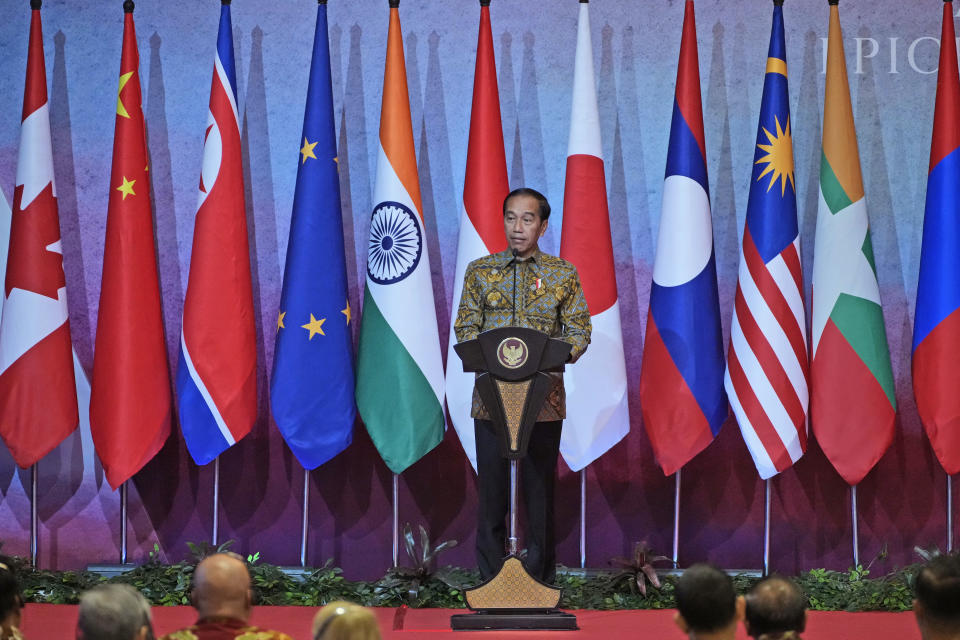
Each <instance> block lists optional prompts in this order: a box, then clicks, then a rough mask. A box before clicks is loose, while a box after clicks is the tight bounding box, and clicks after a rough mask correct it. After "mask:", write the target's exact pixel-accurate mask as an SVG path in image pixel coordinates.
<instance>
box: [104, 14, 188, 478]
mask: <svg viewBox="0 0 960 640" xmlns="http://www.w3.org/2000/svg"><path fill="white" fill-rule="evenodd" d="M130 5H132V3H130V4H129V5H127V7H129V9H130V11H129V12H126V13H125V15H124V24H123V52H122V54H121V58H120V88H119V90H118V98H117V114H116V124H115V128H114V138H113V170H112V172H111V176H110V200H109V205H108V209H107V236H106V241H105V243H104V252H103V281H102V284H101V287H100V311H99V317H98V321H97V340H96V350H95V352H94V358H93V382H92V390H91V397H90V430H91V432H92V434H93V443H94V446H95V447H96V450H97V455H99V457H100V462H101V463H102V464H103V468H104V471H105V472H106V476H107V481H108V482H109V483H110V486H111V487H113V488H114V489H116V488H117V487H119V486H120V485H121V484H123V483H124V481H126V480H127V479H129V478H130V477H131V476H132V475H133V474H135V473H136V472H137V471H139V470H140V468H141V467H143V465H144V464H146V463H147V462H148V461H149V460H150V458H152V457H153V456H154V455H156V453H157V451H159V450H160V447H162V446H163V443H164V441H165V440H166V439H167V436H168V435H170V413H171V407H172V403H171V394H170V373H169V368H168V365H167V349H166V344H165V342H164V334H163V316H162V313H161V308H160V284H159V279H158V276H157V258H156V250H155V248H154V241H153V217H152V214H151V209H150V178H149V170H148V167H147V147H146V141H145V140H146V139H145V127H144V121H143V110H142V108H141V96H140V73H139V66H140V62H139V54H138V52H137V37H136V31H135V30H134V25H133V7H132V6H130Z"/></svg>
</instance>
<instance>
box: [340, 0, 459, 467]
mask: <svg viewBox="0 0 960 640" xmlns="http://www.w3.org/2000/svg"><path fill="white" fill-rule="evenodd" d="M397 4H398V3H397ZM405 69H406V67H405V65H404V59H403V38H402V36H401V32H400V15H399V10H398V9H397V8H396V6H395V3H391V8H390V30H389V34H388V36H387V62H386V70H385V72H384V79H383V103H382V106H381V112H380V147H379V149H378V154H377V178H376V184H375V186H374V191H373V201H374V202H376V203H377V204H376V205H375V206H374V208H373V215H372V218H371V220H370V242H369V244H368V245H367V246H368V254H367V285H366V291H365V293H364V297H363V317H362V318H361V321H360V346H359V352H358V354H357V392H356V393H357V409H358V410H359V412H360V416H361V417H362V418H363V422H364V424H366V425H367V431H368V432H369V433H370V437H371V439H372V440H373V443H374V444H375V445H376V447H377V450H379V451H380V455H381V456H383V460H384V462H386V463H387V466H388V467H390V470H391V471H393V472H394V473H401V472H402V471H403V470H404V469H406V468H407V467H409V466H410V465H411V464H413V463H414V462H416V461H417V460H419V459H420V458H421V457H422V456H423V455H424V454H426V453H427V452H428V451H430V450H431V449H433V448H434V447H435V446H437V444H439V443H440V440H441V439H442V438H443V425H444V421H443V363H442V360H441V356H440V336H439V334H438V332H437V318H436V315H435V313H434V306H433V285H432V282H431V279H430V257H429V255H428V252H427V242H426V234H425V233H424V225H423V213H422V212H423V206H422V204H421V200H420V182H419V178H418V177H417V161H416V153H415V151H414V146H413V127H412V126H411V124H410V100H409V96H408V94H407V76H406V70H405Z"/></svg>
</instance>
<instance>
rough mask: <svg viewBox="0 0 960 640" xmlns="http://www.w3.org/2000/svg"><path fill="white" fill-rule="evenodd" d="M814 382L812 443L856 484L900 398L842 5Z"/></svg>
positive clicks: (832, 69) (829, 89) (820, 224)
mask: <svg viewBox="0 0 960 640" xmlns="http://www.w3.org/2000/svg"><path fill="white" fill-rule="evenodd" d="M810 377H811V381H810V385H811V392H812V393H811V399H810V405H811V406H810V421H811V426H812V427H813V432H814V435H815V436H816V438H817V441H818V442H819V443H820V446H821V447H822V448H823V451H824V453H825V454H826V455H827V457H828V458H829V459H830V462H831V463H832V464H833V466H834V467H835V468H836V469H837V471H838V472H839V473H840V475H841V476H843V479H844V480H846V481H847V482H848V483H849V484H851V485H855V484H857V483H858V482H860V481H861V480H862V479H863V477H864V476H865V475H867V473H868V472H869V471H870V469H871V468H873V465H874V464H876V462H877V460H879V459H880V456H882V455H883V452H884V451H886V449H887V447H888V446H890V442H891V441H892V440H893V423H894V417H895V414H896V399H895V398H894V388H893V372H892V369H891V367H890V352H889V350H888V348H887V333H886V329H885V328H884V324H883V312H882V310H881V308H880V289H879V287H878V286H877V274H876V265H875V263H874V258H873V245H872V244H871V242H870V225H869V222H868V220H867V204H866V200H865V199H864V194H863V180H862V178H861V175H860V157H859V155H858V153H857V135H856V131H855V129H854V125H853V109H852V108H851V106H850V89H849V85H848V83H847V67H846V63H845V61H844V56H843V36H842V34H841V31H840V15H839V11H838V9H837V6H836V5H833V6H831V7H830V37H829V44H828V49H827V80H826V90H825V94H824V105H823V155H822V158H821V161H820V206H819V210H818V212H817V235H816V244H815V247H814V261H813V362H812V364H811V371H810Z"/></svg>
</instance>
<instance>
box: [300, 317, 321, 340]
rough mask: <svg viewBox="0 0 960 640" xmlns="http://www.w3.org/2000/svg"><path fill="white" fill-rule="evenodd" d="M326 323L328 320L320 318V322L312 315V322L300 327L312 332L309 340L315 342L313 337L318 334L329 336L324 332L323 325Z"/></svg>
mask: <svg viewBox="0 0 960 640" xmlns="http://www.w3.org/2000/svg"><path fill="white" fill-rule="evenodd" d="M326 321H327V319H326V318H320V319H319V320H317V319H316V318H314V317H313V314H312V313H311V314H310V322H308V323H307V324H302V325H300V326H301V327H303V328H304V329H306V330H307V331H309V332H310V337H309V338H308V340H313V336H315V335H317V334H318V333H319V334H320V335H322V336H325V335H327V334H325V333H324V332H323V323H324V322H326Z"/></svg>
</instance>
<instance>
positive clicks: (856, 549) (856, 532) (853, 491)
mask: <svg viewBox="0 0 960 640" xmlns="http://www.w3.org/2000/svg"><path fill="white" fill-rule="evenodd" d="M850 521H851V523H852V524H853V528H852V531H853V566H854V567H859V566H860V528H859V526H858V525H857V485H853V486H851V487H850Z"/></svg>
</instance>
